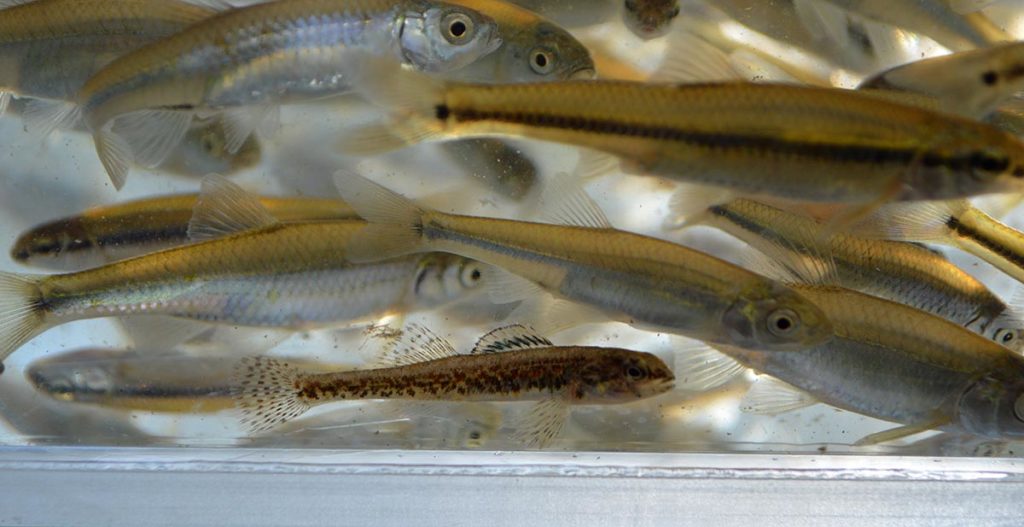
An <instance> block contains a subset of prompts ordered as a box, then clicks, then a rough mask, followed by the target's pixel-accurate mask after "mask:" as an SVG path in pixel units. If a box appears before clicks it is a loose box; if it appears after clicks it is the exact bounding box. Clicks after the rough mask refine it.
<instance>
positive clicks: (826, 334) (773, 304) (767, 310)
mask: <svg viewBox="0 0 1024 527" xmlns="http://www.w3.org/2000/svg"><path fill="white" fill-rule="evenodd" d="M722 322H723V325H724V327H725V328H726V329H727V331H726V335H725V338H727V339H728V340H729V342H727V344H730V345H734V346H738V347H740V348H744V349H751V350H768V351H799V350H803V349H806V348H809V347H811V346H816V345H818V344H821V343H823V342H825V341H827V340H828V339H831V338H832V336H833V330H832V323H831V322H830V321H829V319H828V317H827V316H826V315H825V313H824V312H823V311H822V310H821V309H819V308H818V307H817V306H816V305H814V304H813V303H811V301H809V300H807V299H806V298H804V297H803V296H801V295H799V294H798V293H797V292H795V291H793V290H792V289H790V288H788V287H786V286H784V285H782V284H777V283H772V284H768V285H764V284H760V285H755V286H754V287H753V288H752V290H751V291H748V292H746V293H745V294H741V295H740V297H739V299H738V300H737V301H736V302H734V303H733V304H732V305H731V306H730V307H729V309H728V310H726V312H725V314H724V315H723V320H722Z"/></svg>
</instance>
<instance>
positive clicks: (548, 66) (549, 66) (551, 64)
mask: <svg viewBox="0 0 1024 527" xmlns="http://www.w3.org/2000/svg"><path fill="white" fill-rule="evenodd" d="M530 69H532V70H533V72H534V73H536V74H538V75H547V74H548V73H551V72H552V71H554V69H555V57H554V55H552V54H551V52H550V51H547V50H543V49H538V50H534V51H533V52H532V53H530Z"/></svg>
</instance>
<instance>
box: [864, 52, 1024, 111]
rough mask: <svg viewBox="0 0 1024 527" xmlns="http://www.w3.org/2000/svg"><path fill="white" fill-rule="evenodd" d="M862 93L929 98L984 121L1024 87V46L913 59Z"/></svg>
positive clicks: (878, 77) (869, 84)
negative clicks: (905, 93)
mask: <svg viewBox="0 0 1024 527" xmlns="http://www.w3.org/2000/svg"><path fill="white" fill-rule="evenodd" d="M859 89H884V90H898V91H910V92H914V93H921V94H925V95H930V96H932V97H935V98H936V99H938V100H939V101H941V103H942V104H941V108H942V110H943V111H947V112H955V113H958V114H961V115H965V116H968V117H973V118H977V119H980V118H982V117H985V116H987V115H989V114H990V113H992V112H993V111H995V110H996V108H998V106H999V105H1000V104H1001V103H1003V102H1004V101H1006V100H1007V99H1009V98H1011V97H1013V96H1014V95H1015V94H1016V93H1017V92H1019V91H1021V90H1022V89H1024V42H1013V43H1007V44H1001V45H996V46H992V47H989V48H984V49H978V50H972V51H963V52H960V53H954V54H952V55H944V56H941V57H933V58H929V59H923V60H918V61H914V62H911V63H909V64H904V65H902V66H897V67H895V68H892V69H889V70H886V71H883V72H881V73H878V74H876V75H875V76H873V77H871V78H868V79H866V80H865V81H864V82H862V83H861V84H860V86H859Z"/></svg>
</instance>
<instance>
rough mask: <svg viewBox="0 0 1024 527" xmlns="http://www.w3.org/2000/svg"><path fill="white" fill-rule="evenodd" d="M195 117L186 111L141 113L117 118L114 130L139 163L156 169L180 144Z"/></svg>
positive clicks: (149, 111) (143, 111) (145, 111)
mask: <svg viewBox="0 0 1024 527" xmlns="http://www.w3.org/2000/svg"><path fill="white" fill-rule="evenodd" d="M192 116H193V113H192V112H186V111H177V110H142V111H137V112H131V113H128V114H125V115H121V116H118V117H117V119H116V120H115V121H114V130H116V131H117V134H118V135H120V136H121V137H123V138H124V139H125V141H127V143H128V145H129V146H130V147H131V151H132V157H133V159H134V161H135V162H136V163H138V164H140V165H142V166H144V167H147V168H154V167H157V166H159V165H160V163H163V162H164V160H165V159H167V156H169V155H170V154H171V152H172V151H174V149H175V148H177V147H178V145H180V144H181V140H182V139H184V137H185V134H186V133H188V129H189V127H190V126H191V125H192Z"/></svg>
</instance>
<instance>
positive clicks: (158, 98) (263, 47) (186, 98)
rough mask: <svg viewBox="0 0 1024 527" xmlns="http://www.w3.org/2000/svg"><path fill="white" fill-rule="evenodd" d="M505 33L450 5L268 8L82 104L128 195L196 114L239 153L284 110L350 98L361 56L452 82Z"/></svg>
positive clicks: (117, 77) (201, 26)
mask: <svg viewBox="0 0 1024 527" xmlns="http://www.w3.org/2000/svg"><path fill="white" fill-rule="evenodd" d="M496 33H497V28H496V26H495V24H494V22H493V20H491V19H489V18H488V17H486V16H485V15H482V14H480V13H479V12H476V11H474V10H472V9H467V8H465V7H462V6H459V5H454V4H449V3H445V2H443V1H434V0H401V1H393V0H279V1H275V2H266V3H259V4H254V5H250V6H246V7H242V8H237V9H231V10H228V11H226V12H223V13H219V14H217V15H215V16H213V17H210V18H208V19H206V20H203V21H201V22H199V23H197V24H194V25H192V26H191V27H189V28H188V29H187V30H185V31H181V32H179V33H177V34H175V35H172V36H170V37H168V38H166V39H163V40H160V41H157V42H154V43H152V44H150V45H148V46H144V47H143V48H141V49H138V50H136V51H135V52H133V53H130V54H128V55H125V56H122V57H120V58H118V59H117V60H115V61H114V62H112V63H111V64H109V65H108V66H107V67H105V68H103V69H102V70H100V71H99V72H97V73H96V75H95V76H93V77H92V78H91V79H90V80H89V81H88V82H87V83H86V84H85V85H84V86H83V87H82V90H81V93H80V94H79V97H78V102H79V104H80V106H81V109H82V114H83V116H84V118H85V122H86V124H87V125H88V127H89V129H90V130H91V131H92V133H93V135H94V138H95V140H96V141H95V142H96V151H97V153H98V154H99V157H100V160H101V161H102V162H103V165H104V167H105V168H106V169H107V172H108V174H109V175H110V177H111V180H112V181H113V183H114V185H115V187H117V188H120V187H121V186H122V185H123V184H124V178H125V177H126V175H127V171H128V168H129V166H130V165H131V164H132V163H136V162H137V163H139V164H142V165H146V166H155V165H158V164H159V163H160V162H161V161H162V160H163V159H164V158H165V157H166V156H167V154H168V152H169V151H170V150H172V149H173V147H174V146H176V145H177V144H178V143H179V142H180V140H181V137H182V136H183V135H184V133H185V131H186V130H187V124H188V123H189V122H191V120H192V117H193V115H196V114H210V113H223V115H224V117H225V118H226V122H228V123H229V124H230V125H231V126H232V130H233V133H232V134H230V136H231V137H232V142H231V144H229V149H228V151H229V152H230V151H234V149H235V148H237V146H238V145H239V144H241V142H242V141H243V140H244V139H245V138H247V137H248V136H249V135H250V134H251V133H252V131H253V130H256V129H258V128H261V127H263V126H264V121H265V120H266V119H265V118H266V117H267V116H268V115H272V112H273V107H274V106H275V105H277V104H280V103H282V102H288V101H294V100H314V99H317V98H322V97H325V96H329V95H336V94H339V93H342V92H344V91H346V90H348V89H349V81H350V79H349V78H348V74H349V73H351V72H345V71H343V65H344V63H345V53H346V52H348V53H351V50H352V49H362V50H365V51H366V52H368V53H376V54H381V55H385V56H388V57H392V58H394V59H396V60H399V61H401V62H402V63H404V64H407V65H409V66H412V67H414V68H417V69H419V70H423V71H431V72H443V71H449V70H452V69H457V68H460V67H462V66H465V65H467V64H469V63H471V62H473V61H474V60H476V59H478V58H479V57H481V56H485V55H487V54H488V53H490V52H492V51H494V50H495V49H496V48H497V46H498V45H500V43H501V41H500V39H499V38H497V36H496ZM224 112H226V113H224ZM118 117H121V118H122V119H117V118H118ZM115 119H116V122H115ZM270 121H273V119H270Z"/></svg>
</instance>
